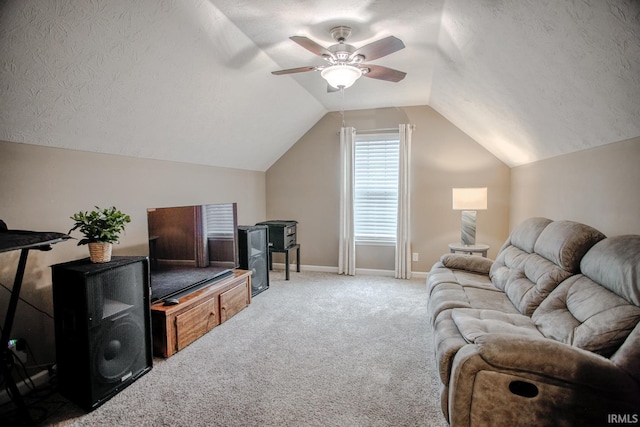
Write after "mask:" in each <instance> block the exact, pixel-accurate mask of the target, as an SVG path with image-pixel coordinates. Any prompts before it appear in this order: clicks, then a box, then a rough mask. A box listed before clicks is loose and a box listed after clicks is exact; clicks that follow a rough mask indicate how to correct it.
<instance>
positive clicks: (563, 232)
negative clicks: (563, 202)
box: [504, 221, 605, 316]
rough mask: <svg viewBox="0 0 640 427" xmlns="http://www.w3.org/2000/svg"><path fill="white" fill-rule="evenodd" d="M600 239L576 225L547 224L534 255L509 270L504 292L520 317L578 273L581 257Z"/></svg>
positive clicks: (589, 230)
mask: <svg viewBox="0 0 640 427" xmlns="http://www.w3.org/2000/svg"><path fill="white" fill-rule="evenodd" d="M604 237H605V236H604V234H602V233H601V232H599V231H598V230H596V229H595V228H593V227H589V226H588V225H584V224H580V223H578V222H573V221H554V222H551V223H549V224H548V225H547V226H546V227H545V228H544V230H542V232H541V233H540V236H539V237H538V239H537V240H536V243H535V246H534V250H535V252H534V253H531V254H527V255H526V256H525V257H524V259H523V260H522V262H521V263H520V264H519V265H518V267H517V268H516V269H515V271H514V270H513V269H512V271H511V273H510V275H509V278H508V279H507V283H506V284H505V286H504V291H505V292H506V294H507V295H508V296H509V298H510V299H511V302H512V303H513V305H515V306H516V307H518V310H520V312H521V313H522V314H525V315H527V316H531V314H533V311H534V310H535V309H536V308H538V305H540V303H541V302H542V300H544V299H545V298H546V297H547V295H549V293H550V292H551V291H552V290H554V289H555V288H556V286H558V284H559V283H560V282H562V281H563V280H565V279H566V278H567V277H569V276H571V275H573V274H575V273H576V272H577V271H578V269H579V266H580V260H581V259H582V257H583V256H584V254H585V253H586V252H587V251H588V250H589V249H591V247H592V246H593V245H595V244H596V243H597V242H599V241H600V240H602V239H604Z"/></svg>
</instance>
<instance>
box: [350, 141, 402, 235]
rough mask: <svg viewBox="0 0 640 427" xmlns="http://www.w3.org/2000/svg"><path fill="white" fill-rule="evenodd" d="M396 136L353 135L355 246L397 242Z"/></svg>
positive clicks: (397, 154)
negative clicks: (354, 139) (356, 244)
mask: <svg viewBox="0 0 640 427" xmlns="http://www.w3.org/2000/svg"><path fill="white" fill-rule="evenodd" d="M399 149H400V137H399V135H398V134H397V133H387V134H364V135H356V141H355V158H354V166H355V167H354V180H355V182H354V222H355V224H354V226H355V240H356V242H357V243H377V244H379V243H383V244H384V243H387V244H393V243H395V241H396V223H397V211H398V164H399Z"/></svg>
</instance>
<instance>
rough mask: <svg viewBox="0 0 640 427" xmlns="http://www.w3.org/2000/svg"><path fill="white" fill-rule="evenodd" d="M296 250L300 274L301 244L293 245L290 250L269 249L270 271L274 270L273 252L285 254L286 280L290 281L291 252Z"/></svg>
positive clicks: (297, 268)
mask: <svg viewBox="0 0 640 427" xmlns="http://www.w3.org/2000/svg"><path fill="white" fill-rule="evenodd" d="M294 249H295V250H296V271H297V272H298V273H300V243H296V244H295V245H291V246H289V247H288V248H284V249H277V248H274V247H273V246H271V247H269V270H273V255H272V254H273V252H280V253H284V268H285V280H289V251H292V250H294Z"/></svg>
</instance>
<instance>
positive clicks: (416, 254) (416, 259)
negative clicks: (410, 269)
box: [411, 252, 419, 261]
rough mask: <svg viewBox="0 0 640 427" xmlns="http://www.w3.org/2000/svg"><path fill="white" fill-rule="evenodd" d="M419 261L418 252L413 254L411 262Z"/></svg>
mask: <svg viewBox="0 0 640 427" xmlns="http://www.w3.org/2000/svg"><path fill="white" fill-rule="evenodd" d="M418 259H419V254H418V252H414V253H413V256H412V257H411V260H412V261H418Z"/></svg>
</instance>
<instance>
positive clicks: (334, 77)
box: [320, 64, 362, 89]
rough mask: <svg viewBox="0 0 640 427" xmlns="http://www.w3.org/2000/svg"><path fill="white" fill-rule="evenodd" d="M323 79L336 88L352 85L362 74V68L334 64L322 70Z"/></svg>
mask: <svg viewBox="0 0 640 427" xmlns="http://www.w3.org/2000/svg"><path fill="white" fill-rule="evenodd" d="M320 75H321V76H322V78H323V79H325V80H326V81H327V83H329V84H330V85H331V86H333V87H334V88H336V89H346V88H348V87H351V86H352V85H353V84H354V83H355V82H356V80H358V79H359V78H360V76H362V70H360V69H359V68H358V67H354V66H353V65H341V64H338V65H332V66H330V67H327V68H325V69H324V70H322V71H321V72H320Z"/></svg>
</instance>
